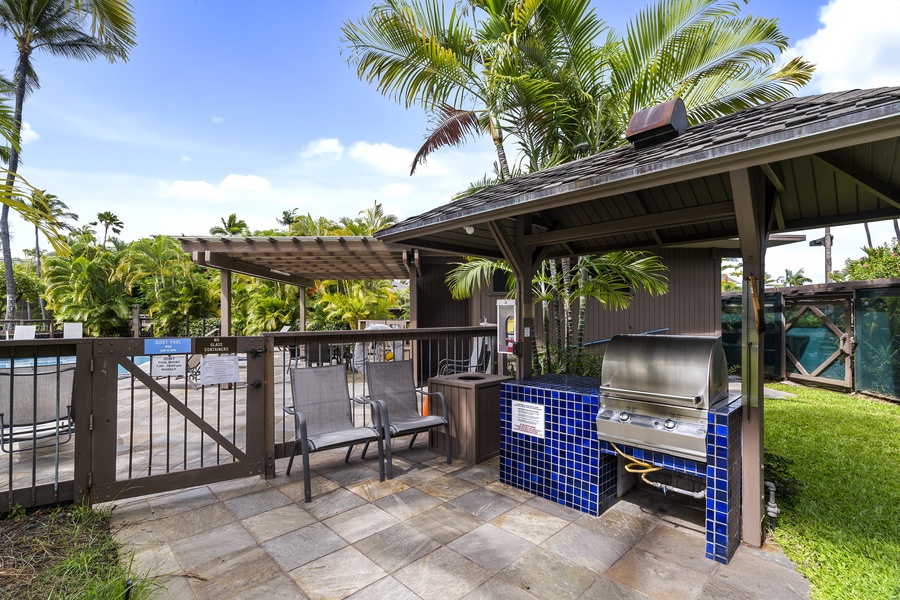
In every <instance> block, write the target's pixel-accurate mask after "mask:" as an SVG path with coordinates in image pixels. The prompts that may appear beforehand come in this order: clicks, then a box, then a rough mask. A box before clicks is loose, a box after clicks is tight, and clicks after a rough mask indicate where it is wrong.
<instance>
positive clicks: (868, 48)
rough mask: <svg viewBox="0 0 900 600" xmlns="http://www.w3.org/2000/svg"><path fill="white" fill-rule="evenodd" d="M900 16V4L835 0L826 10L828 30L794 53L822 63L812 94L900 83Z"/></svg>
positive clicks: (884, 0) (823, 15)
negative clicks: (899, 57) (899, 59)
mask: <svg viewBox="0 0 900 600" xmlns="http://www.w3.org/2000/svg"><path fill="white" fill-rule="evenodd" d="M898 17H900V5H898V3H897V0H831V2H829V3H828V4H827V5H826V6H823V7H822V8H821V9H820V10H819V21H820V22H821V23H822V27H821V28H820V29H819V30H818V31H816V32H815V33H814V34H813V35H811V36H810V37H808V38H805V39H802V40H800V41H799V42H797V44H796V46H794V47H793V48H792V49H791V53H789V55H790V56H794V55H796V54H800V55H802V56H803V57H804V58H805V59H806V60H808V61H810V62H813V63H815V64H816V72H815V74H814V75H813V80H812V82H811V83H810V88H811V89H810V92H809V93H816V92H836V91H841V90H849V89H854V88H872V87H880V86H894V85H898V84H900V61H898V60H897V57H898V55H900V18H898Z"/></svg>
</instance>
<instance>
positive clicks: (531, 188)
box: [376, 88, 900, 255]
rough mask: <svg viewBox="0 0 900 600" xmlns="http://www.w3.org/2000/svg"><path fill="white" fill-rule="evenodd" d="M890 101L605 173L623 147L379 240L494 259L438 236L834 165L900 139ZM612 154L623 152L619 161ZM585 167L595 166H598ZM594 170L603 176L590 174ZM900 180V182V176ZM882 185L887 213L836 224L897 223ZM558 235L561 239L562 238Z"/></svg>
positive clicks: (411, 222)
mask: <svg viewBox="0 0 900 600" xmlns="http://www.w3.org/2000/svg"><path fill="white" fill-rule="evenodd" d="M876 91H877V90H876ZM886 95H887V100H886V102H887V103H886V104H882V105H880V106H875V107H873V108H868V109H865V110H858V111H856V112H853V113H851V114H844V115H841V116H835V117H833V118H827V119H825V120H822V121H819V122H815V123H812V124H809V125H805V126H799V127H793V128H789V129H786V130H780V131H777V132H775V133H771V134H769V135H761V136H759V137H753V138H751V139H745V140H741V141H737V142H734V143H724V144H720V145H717V146H714V147H712V148H700V149H697V150H695V151H685V149H684V148H681V152H680V153H679V154H678V155H676V156H674V157H671V158H669V157H666V156H665V154H663V152H662V150H658V152H659V153H660V154H661V155H660V157H659V159H658V160H653V161H645V162H643V163H640V164H631V165H627V166H625V167H623V168H619V167H616V168H614V169H613V170H611V171H609V170H607V171H603V168H604V166H603V164H602V163H603V157H604V155H610V156H611V157H612V158H613V159H617V160H619V161H620V162H621V159H622V156H623V155H624V154H625V153H628V152H632V153H633V152H634V151H632V150H631V149H630V148H618V149H615V150H611V151H608V152H605V153H602V154H601V155H595V156H593V157H587V158H585V159H582V160H581V161H576V163H577V164H576V163H567V164H566V165H560V166H559V167H555V168H553V169H548V170H547V171H545V172H538V173H540V175H539V176H538V174H531V175H526V176H523V177H521V178H516V179H515V180H511V181H510V182H507V183H505V184H500V185H498V186H495V190H494V191H493V192H491V194H492V195H490V196H485V198H486V200H484V201H480V200H479V199H478V198H479V195H478V194H475V195H474V196H472V197H470V198H472V199H473V200H471V201H469V202H461V203H460V204H459V208H456V206H454V205H452V204H451V205H445V206H443V207H439V208H438V209H434V210H432V211H429V212H426V213H424V214H422V215H419V216H417V217H413V218H411V219H408V220H407V221H404V222H402V223H399V224H397V225H394V226H392V227H390V228H388V229H385V230H382V231H381V232H378V233H377V234H376V237H377V238H378V239H381V240H384V241H388V242H396V243H401V244H404V245H408V246H413V247H440V248H441V249H444V250H447V251H457V252H468V253H470V254H478V255H490V254H495V253H496V246H495V245H494V244H493V243H492V240H491V239H490V236H489V235H482V241H483V242H484V244H483V246H484V247H480V248H474V247H473V245H472V244H471V243H467V242H468V241H469V240H467V239H466V238H465V237H464V236H457V241H456V243H454V241H453V240H452V239H449V238H448V237H447V236H440V235H436V234H441V233H446V232H448V231H450V230H455V229H459V228H463V227H466V226H469V225H471V226H474V227H476V228H478V227H479V226H481V227H483V226H484V224H485V223H486V222H491V221H493V222H496V221H502V220H505V219H512V218H514V217H517V216H520V215H525V214H532V215H535V214H540V213H541V212H542V211H551V210H554V209H560V208H565V207H572V206H574V205H579V203H582V204H585V203H588V202H592V201H593V202H596V201H598V200H601V199H603V198H609V197H612V196H624V195H628V194H642V193H647V191H648V190H651V189H654V188H656V189H659V188H667V189H674V187H675V186H684V185H686V184H690V183H691V182H696V181H700V180H702V179H703V178H708V177H711V176H720V177H727V175H728V173H729V172H731V171H735V170H738V169H744V168H751V167H765V169H764V170H765V171H766V173H767V174H768V175H769V176H770V179H771V178H773V177H774V175H773V174H774V173H778V172H780V169H779V163H782V162H783V161H792V160H795V159H798V158H806V157H813V160H819V159H821V160H824V161H828V160H830V154H829V153H834V152H835V151H838V150H842V149H846V148H848V147H852V146H859V145H862V144H868V143H873V142H876V141H881V140H885V139H889V138H900V101H897V100H895V98H897V96H898V90H897V89H896V88H894V89H889V90H887V93H886ZM817 98H818V97H817ZM799 100H802V99H799ZM748 110H751V109H748ZM727 133H728V132H727V131H722V132H721V134H722V135H723V136H725V135H726V134H727ZM667 143H670V144H671V143H673V142H667ZM683 144H688V149H689V144H690V142H689V141H688V142H683ZM664 145H665V144H661V145H660V146H664ZM639 152H640V151H639ZM613 153H618V154H617V155H616V156H613ZM822 157H824V158H822ZM586 161H593V163H589V162H586ZM626 161H627V158H626ZM635 162H637V160H635ZM591 164H595V165H597V169H592V168H591V166H590V165H591ZM773 165H774V167H773ZM839 166H840V165H839ZM579 170H580V172H581V173H582V174H583V173H585V172H588V174H587V175H586V176H580V177H579V176H576V175H572V173H573V172H578V171H579ZM590 171H599V172H595V173H590ZM554 174H558V179H557V181H559V180H563V181H562V182H561V183H553V176H554ZM851 174H852V173H851ZM567 175H568V176H567ZM532 176H535V177H534V178H532V179H531V180H529V179H528V178H529V177H532ZM896 176H900V174H898V175H896ZM517 180H518V181H517ZM531 181H533V183H531ZM857 183H859V182H857ZM882 183H883V182H880V181H877V180H876V181H874V182H873V184H869V182H867V181H863V182H862V185H863V187H865V188H866V189H867V190H869V191H872V190H873V189H874V194H875V195H876V196H877V197H878V198H879V199H881V200H882V201H883V202H882V203H881V207H880V208H877V209H872V210H870V211H869V212H866V213H862V212H861V213H859V215H861V216H859V215H858V216H857V217H856V220H855V221H854V220H853V217H851V216H850V215H846V214H845V215H843V216H842V218H841V219H837V218H834V219H833V220H834V223H833V224H844V223H845V222H846V223H850V222H859V219H860V218H862V219H871V218H891V217H893V216H897V215H900V202H898V198H900V193H898V190H897V189H896V186H894V187H890V186H882V185H881V184H882ZM776 187H777V185H776ZM884 187H887V189H886V191H885V190H883V189H879V188H884ZM504 189H508V190H509V193H508V195H504V194H503V191H504ZM726 208H728V207H727V206H723V203H721V202H720V203H718V204H717V205H716V210H719V211H720V212H721V210H724V209H726ZM665 213H666V210H660V211H659V212H658V213H656V214H658V215H660V216H662V215H665ZM647 216H649V215H647ZM721 217H722V218H721V220H722V221H729V222H730V223H733V219H734V216H733V209H732V212H731V213H729V214H722V215H721ZM829 218H831V217H825V218H824V219H818V220H817V221H816V222H817V225H821V223H818V221H822V222H828V220H829ZM848 219H849V220H848ZM609 222H612V223H615V220H612V221H605V222H603V225H607V224H608V223H609ZM598 224H599V222H594V223H592V224H591V225H590V226H587V227H585V228H584V229H585V236H586V237H590V236H595V235H596V234H595V232H594V226H597V225H598ZM571 228H572V229H573V230H574V229H575V228H574V227H571ZM803 228H808V227H803V225H802V222H801V221H792V222H790V223H788V224H782V225H781V226H779V227H776V228H775V229H776V230H778V231H798V230H801V229H803ZM551 230H552V227H547V228H546V229H545V231H551ZM717 231H718V232H719V233H718V234H716V231H713V235H711V236H710V237H711V238H712V237H719V238H727V237H730V236H728V235H727V234H728V233H729V231H730V232H731V233H732V235H733V234H734V233H735V231H734V228H733V227H730V228H728V227H722V228H719V229H718V230H717ZM485 233H486V232H485ZM544 235H546V234H545V233H544V231H541V230H540V229H539V230H537V231H536V232H535V233H533V234H532V238H533V239H532V240H526V242H525V243H526V245H537V244H539V243H540V240H539V239H538V238H540V237H541V236H544ZM556 235H557V237H559V234H556ZM576 237H577V236H576ZM657 240H658V238H657ZM678 243H679V241H678V240H672V241H671V243H665V244H658V243H657V244H656V245H657V246H659V245H665V246H676V245H678ZM555 252H559V249H558V248H557V249H555Z"/></svg>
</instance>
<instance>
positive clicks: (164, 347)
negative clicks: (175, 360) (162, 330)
mask: <svg viewBox="0 0 900 600" xmlns="http://www.w3.org/2000/svg"><path fill="white" fill-rule="evenodd" d="M190 353H191V338H147V339H145V340H144V354H148V355H149V354H190Z"/></svg>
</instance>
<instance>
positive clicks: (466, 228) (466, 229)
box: [463, 225, 475, 235]
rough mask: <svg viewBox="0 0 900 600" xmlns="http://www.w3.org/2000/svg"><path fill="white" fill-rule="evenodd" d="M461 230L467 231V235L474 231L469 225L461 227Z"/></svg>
mask: <svg viewBox="0 0 900 600" xmlns="http://www.w3.org/2000/svg"><path fill="white" fill-rule="evenodd" d="M463 230H464V231H465V232H466V233H468V234H469V235H472V234H473V233H475V228H474V227H472V226H471V225H466V226H465V227H463Z"/></svg>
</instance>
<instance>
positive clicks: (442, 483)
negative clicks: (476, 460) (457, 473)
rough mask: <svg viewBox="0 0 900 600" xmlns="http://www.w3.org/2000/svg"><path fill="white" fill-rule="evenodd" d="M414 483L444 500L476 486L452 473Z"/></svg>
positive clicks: (469, 490)
mask: <svg viewBox="0 0 900 600" xmlns="http://www.w3.org/2000/svg"><path fill="white" fill-rule="evenodd" d="M414 485H415V487H417V488H419V489H420V490H422V491H423V492H425V493H426V494H431V495H432V496H434V497H435V498H438V499H440V500H443V501H444V502H448V501H450V500H453V499H454V498H457V497H459V496H462V495H463V494H466V493H468V492H471V491H472V490H474V489H476V486H474V485H472V484H471V483H469V482H468V481H463V480H462V479H457V478H456V477H453V476H452V475H441V476H439V477H434V478H431V479H428V480H427V481H423V482H422V483H418V484H414Z"/></svg>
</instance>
